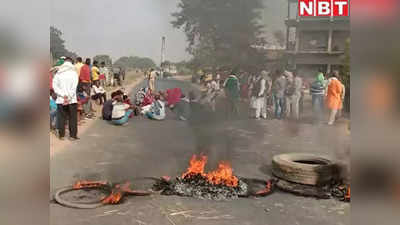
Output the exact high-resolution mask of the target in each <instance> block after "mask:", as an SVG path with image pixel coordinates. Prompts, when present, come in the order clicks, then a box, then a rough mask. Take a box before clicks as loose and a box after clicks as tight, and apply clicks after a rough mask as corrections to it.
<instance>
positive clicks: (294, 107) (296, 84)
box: [288, 72, 303, 120]
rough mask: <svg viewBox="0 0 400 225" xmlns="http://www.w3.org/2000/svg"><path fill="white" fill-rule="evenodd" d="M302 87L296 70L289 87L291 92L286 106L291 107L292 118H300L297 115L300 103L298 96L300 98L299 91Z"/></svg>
mask: <svg viewBox="0 0 400 225" xmlns="http://www.w3.org/2000/svg"><path fill="white" fill-rule="evenodd" d="M302 87H303V81H302V79H301V78H300V77H299V76H298V74H297V73H296V72H294V73H293V79H292V82H291V88H292V91H293V93H292V94H291V95H290V96H288V101H289V104H288V106H289V107H290V108H291V110H290V112H291V114H290V115H291V117H292V118H293V119H296V120H298V119H299V118H300V115H299V109H300V108H299V103H300V98H301V91H302Z"/></svg>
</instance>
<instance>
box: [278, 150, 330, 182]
mask: <svg viewBox="0 0 400 225" xmlns="http://www.w3.org/2000/svg"><path fill="white" fill-rule="evenodd" d="M334 171H335V164H334V163H333V161H332V160H330V159H329V158H326V157H322V156H318V155H314V154H303V153H291V154H282V155H276V156H274V157H273V159H272V173H273V174H274V175H275V176H276V177H278V178H281V179H283V180H286V181H290V182H294V183H298V184H307V185H318V186H319V185H324V184H327V183H329V182H330V181H331V180H332V178H333V174H334Z"/></svg>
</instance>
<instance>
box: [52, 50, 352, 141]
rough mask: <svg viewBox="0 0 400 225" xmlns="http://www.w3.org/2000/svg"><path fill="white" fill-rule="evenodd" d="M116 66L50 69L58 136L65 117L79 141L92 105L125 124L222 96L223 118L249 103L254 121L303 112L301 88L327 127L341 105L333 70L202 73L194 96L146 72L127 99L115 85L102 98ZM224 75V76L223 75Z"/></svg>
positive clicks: (69, 62) (179, 113)
mask: <svg viewBox="0 0 400 225" xmlns="http://www.w3.org/2000/svg"><path fill="white" fill-rule="evenodd" d="M121 70H122V69H121V68H118V70H112V71H110V70H109V69H108V68H107V67H106V66H105V63H104V62H101V63H100V66H99V63H98V62H97V61H93V63H92V64H91V60H90V59H89V58H88V59H86V60H85V63H83V62H82V58H80V57H78V58H76V60H75V61H74V60H73V59H71V58H68V57H63V58H60V59H59V60H58V62H57V63H56V65H55V66H54V67H53V68H52V69H51V71H50V72H51V75H50V78H51V82H50V127H51V129H52V130H54V131H56V134H57V136H58V137H59V138H60V139H62V140H63V139H64V137H65V127H66V122H67V121H68V128H69V136H70V139H71V140H78V139H79V138H78V136H77V134H78V128H77V126H78V124H80V123H81V122H82V121H83V120H84V119H93V118H94V117H95V114H94V112H95V110H94V107H93V106H94V104H96V105H99V106H102V110H101V111H102V119H103V120H106V121H109V122H110V123H111V124H113V125H126V124H127V123H128V121H129V119H130V118H132V117H134V116H139V115H142V116H145V117H147V118H149V119H152V120H158V121H160V120H164V119H165V117H166V114H167V111H166V109H170V111H171V112H173V113H175V114H176V117H177V118H178V119H179V120H183V121H186V120H188V119H190V117H191V111H192V110H193V106H194V105H197V106H199V105H201V106H202V107H203V108H204V107H205V108H207V109H208V110H209V111H210V112H216V111H217V99H224V100H225V101H224V102H225V104H224V105H225V106H226V107H225V109H226V113H227V114H226V116H227V118H234V117H237V116H239V114H240V113H243V112H241V110H240V109H239V108H240V107H239V105H243V103H245V104H248V109H249V110H248V114H249V117H250V118H254V119H257V120H259V119H279V120H281V119H293V120H299V119H300V118H301V113H302V112H303V105H304V104H303V101H304V96H305V92H306V91H305V90H306V89H307V88H309V93H310V95H311V96H312V111H313V120H314V122H316V123H321V122H323V121H325V120H324V118H323V116H324V115H325V113H324V112H325V110H326V109H329V110H330V113H329V118H327V119H326V123H327V124H328V125H333V124H334V122H335V120H336V118H337V116H340V114H341V113H340V112H341V109H342V108H343V99H344V96H345V87H344V85H343V84H342V82H340V80H339V72H338V71H333V72H332V73H331V74H330V76H329V79H326V78H325V76H324V74H323V73H322V71H320V72H319V73H318V74H317V75H316V78H315V80H314V81H312V82H310V83H307V84H306V82H305V81H304V79H303V78H302V77H300V76H299V75H298V74H297V73H296V72H290V71H282V72H280V71H276V72H275V73H274V74H272V73H270V72H267V71H264V70H263V71H260V72H254V73H249V72H243V71H231V72H230V73H225V74H223V73H216V74H215V75H213V74H211V73H207V75H205V76H204V78H205V79H204V85H205V91H203V93H202V95H199V96H198V95H197V94H195V92H193V91H191V92H189V93H188V94H187V95H185V94H184V93H183V92H182V90H181V89H180V88H172V89H167V90H159V91H156V84H155V82H156V77H157V76H158V74H157V72H156V71H155V70H154V69H151V70H149V71H148V72H146V73H145V76H146V78H147V81H148V82H147V86H146V87H144V88H142V89H140V90H139V91H137V93H136V95H135V100H134V101H133V102H132V101H131V100H130V98H129V97H128V95H127V93H125V91H124V89H120V90H117V91H114V92H112V93H111V99H107V93H106V90H105V87H106V86H113V85H115V83H117V84H120V81H121V78H120V77H121ZM222 77H224V78H225V79H222Z"/></svg>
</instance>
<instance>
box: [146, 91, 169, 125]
mask: <svg viewBox="0 0 400 225" xmlns="http://www.w3.org/2000/svg"><path fill="white" fill-rule="evenodd" d="M142 114H143V115H146V116H147V117H148V118H149V119H153V120H164V119H165V116H166V115H165V103H164V102H163V101H161V96H160V94H156V95H155V97H154V102H153V103H152V104H151V105H148V106H145V107H143V108H142Z"/></svg>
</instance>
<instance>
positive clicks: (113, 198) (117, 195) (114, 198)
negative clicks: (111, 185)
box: [102, 191, 122, 204]
mask: <svg viewBox="0 0 400 225" xmlns="http://www.w3.org/2000/svg"><path fill="white" fill-rule="evenodd" d="M121 199H122V193H121V192H119V191H113V192H112V193H111V195H109V196H108V197H107V198H105V199H104V200H103V201H102V203H103V204H118V203H119V201H121Z"/></svg>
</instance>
